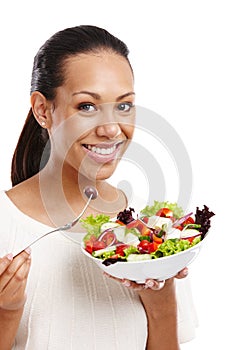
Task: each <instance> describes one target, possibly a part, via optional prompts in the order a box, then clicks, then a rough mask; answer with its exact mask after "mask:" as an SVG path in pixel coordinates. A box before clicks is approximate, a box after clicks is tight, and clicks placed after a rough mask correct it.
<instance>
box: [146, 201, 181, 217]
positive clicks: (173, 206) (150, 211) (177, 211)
mask: <svg viewBox="0 0 233 350" xmlns="http://www.w3.org/2000/svg"><path fill="white" fill-rule="evenodd" d="M162 208H168V209H170V210H171V211H172V212H173V216H174V217H175V218H176V219H179V218H181V217H182V216H183V215H184V211H183V209H182V208H181V207H179V206H178V204H177V203H170V202H159V201H154V204H153V205H151V206H149V205H147V206H146V207H145V208H144V209H142V210H141V212H140V213H141V214H142V215H143V216H153V215H156V213H157V211H158V210H159V209H162Z"/></svg>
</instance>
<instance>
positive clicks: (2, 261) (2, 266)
mask: <svg viewBox="0 0 233 350" xmlns="http://www.w3.org/2000/svg"><path fill="white" fill-rule="evenodd" d="M12 260H13V254H7V255H6V256H4V257H3V258H0V276H1V274H2V273H3V272H4V271H5V270H6V269H7V268H8V266H9V265H10V263H11V262H12Z"/></svg>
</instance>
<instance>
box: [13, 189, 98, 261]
mask: <svg viewBox="0 0 233 350" xmlns="http://www.w3.org/2000/svg"><path fill="white" fill-rule="evenodd" d="M84 193H85V195H86V196H87V198H88V201H87V203H86V204H85V206H84V208H83V210H82V211H81V213H80V214H79V215H78V216H77V217H76V218H75V219H74V220H72V221H70V222H68V223H66V224H65V225H63V226H59V227H56V228H55V229H54V230H52V231H49V232H46V233H44V234H43V235H42V236H40V237H38V238H36V239H35V240H34V241H32V243H30V245H29V246H28V247H25V248H24V249H22V250H21V251H20V252H18V253H16V254H15V255H14V257H16V256H17V255H19V254H20V253H22V252H23V251H24V250H25V249H27V248H29V247H31V246H32V245H33V244H34V243H36V242H38V241H39V240H40V239H41V238H43V237H45V236H48V235H50V233H54V232H57V231H67V230H69V229H71V228H72V227H74V226H75V225H76V224H77V223H78V222H79V220H80V219H81V217H82V216H83V214H84V213H85V211H86V209H87V207H88V206H89V204H90V201H91V200H93V199H96V198H97V196H98V192H97V190H96V188H95V187H92V186H88V187H85V189H84Z"/></svg>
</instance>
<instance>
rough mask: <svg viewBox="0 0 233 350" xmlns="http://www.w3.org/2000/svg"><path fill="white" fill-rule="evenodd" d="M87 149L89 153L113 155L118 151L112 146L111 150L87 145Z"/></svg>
mask: <svg viewBox="0 0 233 350" xmlns="http://www.w3.org/2000/svg"><path fill="white" fill-rule="evenodd" d="M87 148H88V149H89V151H91V152H95V153H97V154H103V155H105V154H111V153H113V152H114V151H115V150H116V146H115V145H114V146H112V147H109V148H100V147H95V146H91V145H87Z"/></svg>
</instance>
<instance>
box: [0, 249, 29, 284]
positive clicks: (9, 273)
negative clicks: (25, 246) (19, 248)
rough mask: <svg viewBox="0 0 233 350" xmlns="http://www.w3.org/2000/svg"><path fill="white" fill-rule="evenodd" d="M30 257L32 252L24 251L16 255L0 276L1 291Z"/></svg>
mask: <svg viewBox="0 0 233 350" xmlns="http://www.w3.org/2000/svg"><path fill="white" fill-rule="evenodd" d="M29 258H30V252H29V253H28V252H26V251H24V252H22V253H21V254H19V255H18V256H17V257H15V258H14V259H13V260H12V262H11V263H10V264H9V265H8V267H7V269H5V271H4V273H3V274H2V275H1V276H0V291H2V290H3V289H4V288H5V286H6V285H7V284H8V283H9V281H10V280H11V278H12V277H13V276H14V274H15V273H16V271H17V270H18V269H20V267H21V266H22V265H23V264H24V262H25V261H26V260H28V259H29Z"/></svg>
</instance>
